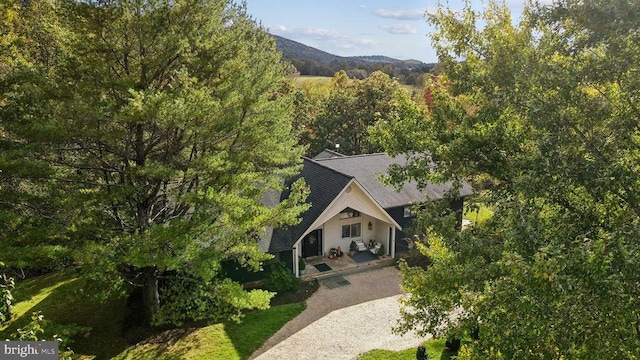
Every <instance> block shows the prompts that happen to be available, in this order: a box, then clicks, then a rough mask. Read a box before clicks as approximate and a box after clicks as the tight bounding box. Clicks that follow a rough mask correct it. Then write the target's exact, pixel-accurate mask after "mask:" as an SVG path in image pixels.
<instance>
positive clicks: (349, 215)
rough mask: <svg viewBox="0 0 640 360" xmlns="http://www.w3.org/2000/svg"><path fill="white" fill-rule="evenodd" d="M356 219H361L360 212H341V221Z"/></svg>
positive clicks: (345, 210)
mask: <svg viewBox="0 0 640 360" xmlns="http://www.w3.org/2000/svg"><path fill="white" fill-rule="evenodd" d="M354 217H360V211H358V210H353V209H352V208H346V209H344V210H342V211H341V212H340V219H350V218H354Z"/></svg>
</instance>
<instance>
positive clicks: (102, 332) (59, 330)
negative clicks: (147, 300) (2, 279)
mask: <svg viewBox="0 0 640 360" xmlns="http://www.w3.org/2000/svg"><path fill="white" fill-rule="evenodd" d="M23 281H25V284H24V286H21V287H20V288H19V290H18V291H16V292H15V301H14V303H15V304H18V302H22V301H31V300H33V299H34V298H37V297H39V296H41V297H42V299H41V300H40V301H39V302H35V303H34V304H33V306H32V307H31V308H29V309H26V310H25V311H24V313H23V314H22V315H21V316H19V317H17V318H15V319H14V320H13V321H12V322H11V324H10V325H9V326H8V327H7V328H6V329H5V330H4V331H2V333H1V334H0V336H1V338H2V339H3V340H4V339H5V338H9V337H11V335H12V334H15V333H16V331H17V329H19V328H22V327H24V326H25V325H27V324H28V323H29V322H30V321H31V316H32V314H33V313H34V312H41V313H42V315H44V319H45V322H46V323H45V325H44V326H43V328H44V330H45V333H44V334H43V335H42V337H44V338H47V339H51V338H53V335H58V336H60V337H62V338H64V339H68V340H70V341H71V342H70V344H69V347H70V348H71V349H73V351H74V352H75V353H76V354H86V355H98V358H101V359H102V358H107V359H108V358H110V357H112V356H115V355H117V354H118V353H119V352H121V351H123V350H124V349H126V347H127V344H126V343H125V342H124V341H123V340H122V339H121V337H120V330H121V324H122V313H123V310H124V303H125V302H124V298H120V297H118V296H111V297H109V298H107V299H106V300H105V301H99V300H98V299H97V297H96V296H95V295H96V294H97V293H98V291H99V290H100V289H98V288H97V287H95V286H90V284H87V281H86V280H85V279H78V278H75V277H74V276H73V274H72V273H64V272H56V273H52V274H50V275H44V276H42V277H38V278H33V279H28V280H23ZM57 284H60V285H58V286H57V287H55V286H56V285H57ZM51 287H54V288H53V289H51ZM47 288H49V289H47Z"/></svg>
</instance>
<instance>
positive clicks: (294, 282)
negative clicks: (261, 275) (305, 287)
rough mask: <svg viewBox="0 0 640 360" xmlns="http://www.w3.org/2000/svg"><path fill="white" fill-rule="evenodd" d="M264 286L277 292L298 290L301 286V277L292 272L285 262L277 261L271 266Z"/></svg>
mask: <svg viewBox="0 0 640 360" xmlns="http://www.w3.org/2000/svg"><path fill="white" fill-rule="evenodd" d="M264 286H265V288H266V289H267V290H269V291H274V292H276V293H283V292H288V291H296V290H298V289H299V288H300V279H299V278H297V277H295V276H294V275H293V274H292V273H291V270H290V269H288V268H287V266H286V264H285V263H283V262H276V263H272V264H271V265H270V266H269V276H267V278H266V279H265V282H264Z"/></svg>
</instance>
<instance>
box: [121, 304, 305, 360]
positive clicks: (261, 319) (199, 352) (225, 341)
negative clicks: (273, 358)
mask: <svg viewBox="0 0 640 360" xmlns="http://www.w3.org/2000/svg"><path fill="white" fill-rule="evenodd" d="M304 308H305V305H304V303H296V304H289V305H282V306H276V307H273V308H271V309H269V310H266V311H258V312H254V313H250V314H248V315H247V316H246V317H245V318H244V319H243V320H242V323H240V324H236V323H225V324H213V325H209V326H206V327H202V328H197V329H190V330H188V331H187V332H188V334H186V335H185V336H182V337H181V338H179V339H177V340H176V341H175V342H171V341H166V340H160V341H148V342H146V343H144V344H142V345H138V346H132V347H130V348H129V349H127V350H125V351H123V352H122V353H121V354H120V355H119V356H118V357H116V359H119V360H124V359H157V358H163V359H230V360H233V359H246V358H248V357H249V356H250V355H251V354H252V353H253V352H254V351H256V350H257V349H258V348H259V347H260V346H261V345H262V344H263V343H264V342H265V341H266V340H267V339H268V338H269V337H270V336H271V335H272V334H274V333H275V332H276V331H278V330H279V329H280V328H281V327H282V326H283V325H284V324H285V323H287V322H288V321H289V320H291V319H293V318H294V317H295V316H297V315H298V314H299V313H300V312H301V311H302V310H304Z"/></svg>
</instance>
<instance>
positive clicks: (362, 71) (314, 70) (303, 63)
mask: <svg viewBox="0 0 640 360" xmlns="http://www.w3.org/2000/svg"><path fill="white" fill-rule="evenodd" d="M286 60H287V61H289V62H290V63H291V64H293V66H295V68H296V69H297V70H298V72H299V73H300V75H311V76H333V75H334V74H335V73H337V72H339V71H341V70H344V71H345V72H346V73H347V75H348V76H349V77H350V78H352V79H359V80H362V79H365V78H366V77H367V76H369V74H371V73H374V72H376V71H381V72H383V73H385V74H387V75H389V76H390V77H392V78H395V79H396V80H397V81H398V82H400V83H401V84H406V85H416V86H421V85H423V84H424V78H425V74H427V73H429V71H431V69H432V68H433V67H434V64H424V65H422V66H416V67H407V66H406V65H402V66H398V65H394V64H390V63H382V62H371V63H366V62H362V61H344V60H340V61H338V60H334V61H330V62H328V63H322V62H318V61H316V60H313V59H305V60H301V59H286Z"/></svg>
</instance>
